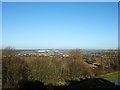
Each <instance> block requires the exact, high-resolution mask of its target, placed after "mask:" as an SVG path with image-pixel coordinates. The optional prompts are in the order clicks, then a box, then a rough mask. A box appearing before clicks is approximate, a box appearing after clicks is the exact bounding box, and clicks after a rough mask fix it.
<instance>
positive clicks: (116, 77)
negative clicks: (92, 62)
mask: <svg viewBox="0 0 120 90" xmlns="http://www.w3.org/2000/svg"><path fill="white" fill-rule="evenodd" d="M102 78H104V79H106V80H108V81H110V82H113V83H114V82H116V81H120V71H119V72H113V73H109V74H106V75H104V76H102Z"/></svg>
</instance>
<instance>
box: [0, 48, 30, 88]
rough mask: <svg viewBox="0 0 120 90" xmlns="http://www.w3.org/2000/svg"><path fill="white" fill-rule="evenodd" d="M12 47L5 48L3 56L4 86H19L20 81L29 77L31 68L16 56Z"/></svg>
mask: <svg viewBox="0 0 120 90" xmlns="http://www.w3.org/2000/svg"><path fill="white" fill-rule="evenodd" d="M15 55H16V52H15V51H14V50H12V49H4V50H3V57H2V85H3V88H17V87H18V81H19V80H21V79H27V77H28V74H29V69H28V66H27V63H26V62H25V61H24V60H21V58H20V57H17V56H15Z"/></svg>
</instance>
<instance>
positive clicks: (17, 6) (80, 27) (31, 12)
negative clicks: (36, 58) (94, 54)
mask: <svg viewBox="0 0 120 90" xmlns="http://www.w3.org/2000/svg"><path fill="white" fill-rule="evenodd" d="M2 5H3V7H2V17H3V18H2V26H3V27H2V28H3V34H2V36H3V48H4V47H7V46H12V47H14V48H18V49H19V48H21V49H26V48H28V49H31V48H33V49H34V48H35V49H36V48H60V49H61V48H62V49H65V48H68V49H69V48H81V49H111V48H117V47H118V6H117V5H118V3H117V2H116V3H115V2H111V3H107V2H106V3H105V2H104V3H100V2H99V3H93V2H89V3H82V2H79V3H72V2H71V3H68V2H67V3H65V2H64V3H53V2H51V3H40V2H39V3H33V2H31V3H28V2H27V3H20V2H19V3H13V2H11V3H3V4H2Z"/></svg>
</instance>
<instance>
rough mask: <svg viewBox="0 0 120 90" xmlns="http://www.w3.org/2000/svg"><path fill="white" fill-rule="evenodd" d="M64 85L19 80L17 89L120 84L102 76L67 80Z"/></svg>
mask: <svg viewBox="0 0 120 90" xmlns="http://www.w3.org/2000/svg"><path fill="white" fill-rule="evenodd" d="M66 83H67V85H66V86H52V85H49V86H45V85H44V83H42V82H40V81H27V80H21V81H19V89H17V90H61V89H65V90H76V89H77V90H79V89H80V88H120V86H116V85H114V83H111V82H109V81H107V80H104V79H102V78H90V79H85V80H80V81H76V80H69V81H66Z"/></svg>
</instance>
